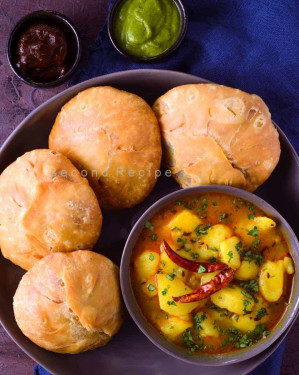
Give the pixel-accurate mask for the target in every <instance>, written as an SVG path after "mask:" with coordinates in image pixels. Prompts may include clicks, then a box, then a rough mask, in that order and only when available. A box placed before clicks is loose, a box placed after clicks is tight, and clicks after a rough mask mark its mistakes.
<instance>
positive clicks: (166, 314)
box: [131, 193, 294, 354]
mask: <svg viewBox="0 0 299 375" xmlns="http://www.w3.org/2000/svg"><path fill="white" fill-rule="evenodd" d="M163 241H166V244H169V246H170V248H169V251H168V252H166V251H165V242H164V246H163ZM173 251H174V252H175V253H177V254H178V255H179V257H177V256H175V255H176V254H172V259H173V260H174V261H172V260H171V259H170V257H169V256H171V252H173ZM180 257H181V258H184V259H188V260H191V261H192V262H199V263H200V264H197V265H196V267H195V269H196V270H197V271H196V272H192V271H190V269H192V270H194V267H193V266H194V264H193V266H192V262H191V263H190V262H187V263H186V262H185V263H186V267H187V264H188V267H187V268H188V269H185V268H183V267H182V266H181V264H184V262H183V260H184V259H183V260H182V259H181V261H180V262H179V260H180V259H179V258H180ZM216 262H218V263H221V264H224V267H216V268H217V271H215V272H210V271H208V272H207V270H213V269H214V268H213V267H207V265H210V264H211V263H216ZM177 263H179V264H177ZM226 267H227V270H229V271H230V274H231V275H233V278H231V279H230V280H229V282H227V283H226V284H225V285H226V286H225V287H223V288H221V287H219V288H218V290H215V291H213V292H212V294H209V293H210V292H209V293H208V297H206V298H202V297H199V299H198V298H194V297H193V299H192V302H189V303H183V302H180V301H189V300H190V299H189V298H185V299H184V298H183V299H182V298H181V296H186V295H187V296H189V295H190V293H191V294H194V293H195V292H196V291H198V290H199V291H201V288H202V286H203V285H207V284H208V285H210V284H211V285H215V283H214V281H217V275H219V273H220V272H223V273H225V270H224V271H223V270H221V269H222V268H226ZM293 273H294V265H293V261H292V258H291V255H290V253H289V249H288V245H287V241H286V239H285V238H284V235H283V233H282V231H281V229H280V228H279V225H278V224H277V223H276V222H275V221H274V220H273V219H271V218H270V217H268V216H267V214H266V213H265V212H263V211H261V210H260V209H259V208H258V207H256V206H255V205H253V204H252V203H250V202H248V201H245V200H243V199H241V198H237V197H234V196H232V195H228V194H224V193H207V194H200V195H193V196H189V197H187V198H186V197H185V198H184V199H182V200H179V201H175V202H173V203H171V204H169V205H168V206H166V207H164V208H162V209H161V210H160V211H159V212H158V213H156V214H155V215H154V216H153V217H152V218H151V220H150V221H148V222H146V224H145V227H144V229H143V230H142V232H141V234H140V236H139V239H138V240H137V243H136V245H135V248H134V250H133V255H132V259H131V281H132V285H133V289H134V293H135V296H136V299H137V302H138V304H139V307H140V309H141V311H142V313H143V315H144V316H145V318H146V319H147V320H148V321H149V322H150V323H151V324H152V325H153V326H154V327H155V328H156V329H157V330H158V331H159V332H160V333H161V334H162V335H163V336H165V337H166V338H167V339H168V340H170V341H172V342H174V343H175V344H177V345H179V346H183V347H185V348H186V349H187V350H188V352H189V353H197V352H204V353H207V354H221V353H227V352H231V351H235V350H239V349H242V348H246V347H248V346H251V345H253V344H255V343H256V342H258V341H259V340H263V339H265V338H266V337H267V336H268V335H270V334H271V330H272V329H273V327H274V326H275V325H276V324H277V323H278V321H279V320H280V319H281V317H282V315H283V313H284V311H285V310H286V308H287V306H288V301H289V299H290V294H291V288H292V279H293ZM220 276H221V275H220ZM220 276H218V279H219V280H220ZM227 284H228V285H227ZM218 286H219V284H218ZM194 291H195V292H194ZM198 295H201V296H202V295H203V294H200V293H199V294H198Z"/></svg>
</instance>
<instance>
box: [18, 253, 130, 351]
mask: <svg viewBox="0 0 299 375" xmlns="http://www.w3.org/2000/svg"><path fill="white" fill-rule="evenodd" d="M45 281H46V282H45ZM13 306H14V314H15V318H16V321H17V324H18V326H19V327H20V329H21V330H22V332H23V333H24V335H26V336H27V337H28V338H29V339H30V340H31V341H33V342H34V343H35V344H37V345H39V346H41V347H42V348H44V349H47V350H50V351H53V352H57V353H71V354H75V353H79V352H82V351H86V350H90V349H94V348H97V347H99V346H103V345H105V344H107V342H108V341H109V340H110V339H111V337H112V336H113V335H114V334H115V333H116V332H117V331H118V330H119V328H120V326H121V324H122V322H123V307H122V301H121V297H120V288H119V269H118V267H117V266H116V265H114V264H113V263H112V262H111V261H110V260H109V259H108V258H106V257H104V256H103V255H99V254H96V253H93V252H91V251H84V250H83V251H81V250H80V251H75V252H73V253H55V254H50V255H48V256H47V257H45V258H43V259H42V260H40V261H39V262H37V263H36V264H35V265H34V266H33V267H32V268H31V269H30V270H29V271H28V272H27V273H26V274H25V275H24V276H23V278H22V280H21V282H20V284H19V286H18V289H17V291H16V294H15V296H14V304H13Z"/></svg>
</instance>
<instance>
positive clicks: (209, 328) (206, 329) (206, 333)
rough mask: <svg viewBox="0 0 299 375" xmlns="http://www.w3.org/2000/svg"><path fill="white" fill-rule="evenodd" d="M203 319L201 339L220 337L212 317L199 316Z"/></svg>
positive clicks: (200, 332) (205, 314)
mask: <svg viewBox="0 0 299 375" xmlns="http://www.w3.org/2000/svg"><path fill="white" fill-rule="evenodd" d="M197 315H198V316H199V317H201V318H202V319H201V322H200V329H199V334H200V336H201V337H211V336H212V337H219V331H218V330H217V329H216V328H215V327H214V320H213V319H212V317H211V316H210V315H209V314H207V313H204V314H201V313H198V314H197Z"/></svg>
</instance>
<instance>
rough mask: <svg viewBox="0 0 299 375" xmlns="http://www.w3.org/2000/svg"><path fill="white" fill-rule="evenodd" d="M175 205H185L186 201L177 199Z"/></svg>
mask: <svg viewBox="0 0 299 375" xmlns="http://www.w3.org/2000/svg"><path fill="white" fill-rule="evenodd" d="M175 205H176V206H183V205H184V202H182V201H177V202H175Z"/></svg>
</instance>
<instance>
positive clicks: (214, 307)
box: [209, 305, 225, 313]
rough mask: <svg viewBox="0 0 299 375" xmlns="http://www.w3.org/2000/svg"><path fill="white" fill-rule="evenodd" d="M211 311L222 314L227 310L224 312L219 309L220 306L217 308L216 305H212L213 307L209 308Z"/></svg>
mask: <svg viewBox="0 0 299 375" xmlns="http://www.w3.org/2000/svg"><path fill="white" fill-rule="evenodd" d="M209 309H211V310H215V311H216V312H218V313H222V312H224V311H225V310H222V309H221V308H220V307H218V306H216V305H211V306H209Z"/></svg>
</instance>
